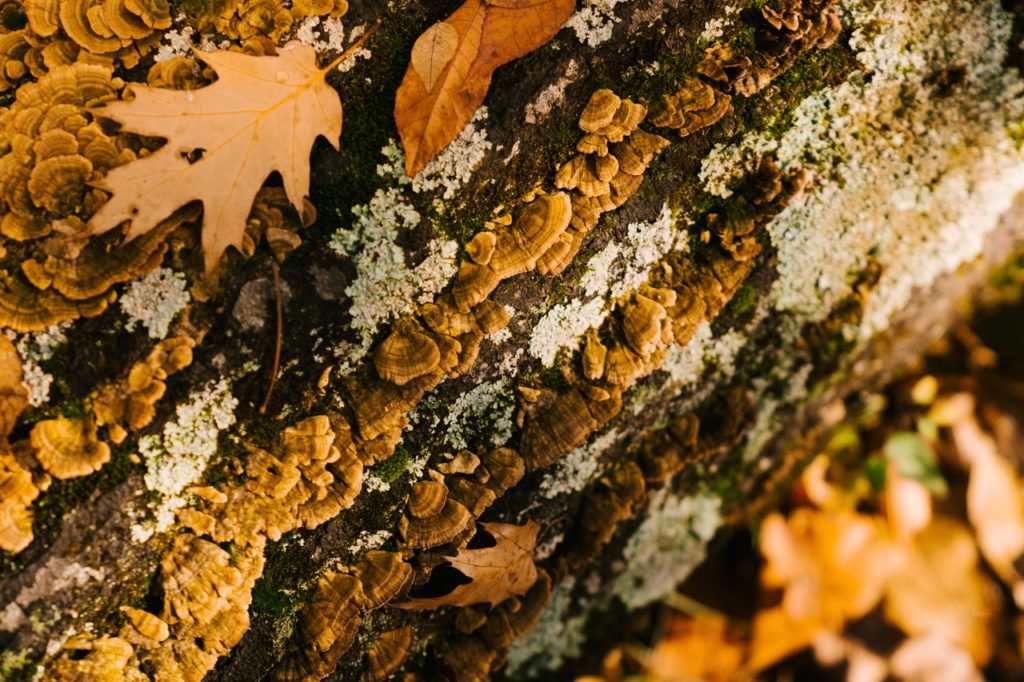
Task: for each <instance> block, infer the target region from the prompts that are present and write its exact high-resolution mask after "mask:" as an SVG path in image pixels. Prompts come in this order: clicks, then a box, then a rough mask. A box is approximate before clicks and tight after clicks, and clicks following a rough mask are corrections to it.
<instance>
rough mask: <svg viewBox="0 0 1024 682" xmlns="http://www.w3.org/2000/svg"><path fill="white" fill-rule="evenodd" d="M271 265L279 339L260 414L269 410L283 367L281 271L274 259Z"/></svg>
mask: <svg viewBox="0 0 1024 682" xmlns="http://www.w3.org/2000/svg"><path fill="white" fill-rule="evenodd" d="M270 267H271V269H272V270H273V271H274V301H275V302H276V304H277V340H276V341H275V343H274V368H273V369H272V370H271V372H270V385H269V386H267V395H266V396H265V397H264V398H263V404H262V405H260V414H264V413H265V412H266V411H267V405H268V404H269V403H270V396H271V395H273V393H274V384H275V383H277V371H278V370H279V369H280V368H281V335H282V333H283V331H282V330H283V327H284V309H283V307H282V305H281V272H280V270H279V268H278V267H277V262H276V261H274V260H271V261H270Z"/></svg>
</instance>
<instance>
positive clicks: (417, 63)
mask: <svg viewBox="0 0 1024 682" xmlns="http://www.w3.org/2000/svg"><path fill="white" fill-rule="evenodd" d="M575 5H576V3H575V0H466V2H465V3H464V4H463V5H462V6H461V7H459V9H457V10H456V11H455V13H454V14H452V15H451V16H450V17H448V18H447V19H445V20H444V21H442V22H439V23H437V24H434V25H433V26H431V27H430V28H428V29H427V30H426V31H425V32H424V33H423V35H421V36H420V37H419V38H418V39H417V40H416V43H415V44H414V45H413V48H412V58H411V60H410V63H409V69H408V70H407V71H406V72H405V78H403V79H402V84H401V85H400V86H399V88H398V95H397V97H396V98H395V123H397V124H398V132H399V134H400V135H401V137H402V145H403V146H404V147H405V172H406V174H407V175H409V177H412V176H414V175H416V174H417V173H419V172H420V170H422V169H423V167H424V166H425V165H426V164H427V162H428V161H430V159H432V158H433V157H434V156H435V155H436V154H437V153H438V152H440V151H441V150H442V149H444V148H445V147H446V146H447V145H448V143H449V142H451V141H452V140H453V139H455V137H456V136H457V135H458V134H459V131H460V130H462V129H463V128H464V127H465V126H466V124H467V123H469V121H470V120H471V119H472V118H473V114H474V113H475V112H476V110H477V108H479V106H480V104H481V103H482V102H483V101H484V96H485V95H486V94H487V88H488V87H490V84H491V74H492V73H493V72H494V70H495V69H497V68H498V67H499V66H501V65H502V64H507V63H508V62H510V61H512V60H513V59H517V58H519V57H522V56H523V55H525V54H527V53H528V52H531V51H533V50H535V49H537V48H538V47H540V46H541V45H543V44H544V43H546V42H547V41H548V40H550V39H551V38H552V37H554V35H555V34H556V33H557V32H558V29H560V28H561V27H562V24H564V23H565V22H566V21H567V20H568V19H569V17H570V16H571V15H572V12H573V9H574V8H575Z"/></svg>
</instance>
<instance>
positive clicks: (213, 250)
mask: <svg viewBox="0 0 1024 682" xmlns="http://www.w3.org/2000/svg"><path fill="white" fill-rule="evenodd" d="M367 36H369V32H368V33H367V34H366V36H364V39H365V38H366V37H367ZM356 47H358V44H357V45H356V46H354V47H353V48H351V49H355V48H356ZM351 49H350V50H349V52H351ZM347 54H348V52H346V54H345V55H342V56H341V57H339V60H338V61H340V60H341V59H343V58H344V57H345V56H346V55H347ZM196 56H197V57H199V59H201V60H202V61H204V62H206V63H207V64H209V65H210V66H211V67H213V69H214V70H215V71H216V72H217V81H216V82H215V83H213V84H212V85H210V86H208V87H205V88H201V89H199V90H168V89H163V88H152V87H147V86H143V85H132V86H131V92H132V93H134V95H135V98H134V99H132V100H130V101H121V102H114V103H111V104H109V105H107V106H106V107H103V108H102V109H97V110H96V112H95V113H96V114H97V115H99V116H103V117H105V118H110V119H113V120H115V121H117V122H118V123H120V124H121V125H123V126H124V128H125V129H126V130H128V131H130V132H134V133H139V134H141V135H150V136H154V137H163V138H166V139H167V144H165V145H164V146H163V147H162V148H160V149H159V150H158V151H156V152H154V153H152V154H150V155H148V156H146V157H144V158H142V159H139V160H138V161H134V162H132V163H129V164H126V165H124V166H120V167H118V168H115V169H114V170H112V171H111V172H110V173H109V174H107V176H106V177H105V178H104V179H103V180H102V181H101V182H100V183H98V184H99V186H100V187H101V188H102V189H105V190H107V191H108V192H111V193H112V194H113V196H112V197H111V198H110V200H109V201H108V202H107V203H106V204H104V205H103V207H102V208H100V210H99V211H98V212H97V213H96V215H94V216H93V217H92V219H91V220H90V221H89V230H90V232H91V233H92V234H99V233H102V232H106V231H108V230H111V229H113V228H115V227H117V226H118V225H120V224H122V223H124V222H125V221H131V227H130V229H129V231H128V239H132V238H134V237H137V236H139V235H141V234H145V233H146V232H148V231H150V230H152V229H153V228H154V227H156V225H157V224H158V223H159V222H160V221H161V220H163V219H164V218H166V217H167V216H168V215H170V214H171V213H172V212H174V210H176V209H177V208H178V207H180V206H183V205H185V204H187V203H189V202H191V201H197V200H198V201H201V202H203V254H204V258H205V263H206V272H207V275H209V273H210V272H212V271H213V269H214V268H215V267H216V266H217V263H218V262H219V260H220V257H221V255H223V253H224V251H225V249H227V247H229V246H234V247H235V248H237V249H240V248H241V247H242V241H243V238H244V236H245V222H246V217H247V216H248V215H249V210H250V207H251V206H252V203H253V198H254V197H255V196H256V193H257V192H258V191H259V189H260V187H261V186H262V185H263V183H264V181H266V179H267V177H268V176H269V175H270V174H271V173H272V172H274V171H277V172H279V173H280V174H281V178H282V180H283V181H284V188H285V192H286V193H287V195H288V200H289V201H290V202H291V203H292V204H293V205H294V206H295V207H296V209H298V210H299V211H300V212H301V211H302V209H303V199H304V198H305V197H306V195H307V194H309V153H310V149H311V148H312V146H313V142H314V141H315V140H316V138H317V137H319V136H321V135H322V136H323V137H325V138H327V140H328V141H329V142H330V143H331V144H332V145H333V146H334V148H335V149H337V148H338V145H339V143H340V139H341V100H340V98H339V97H338V93H337V92H336V91H335V90H334V89H333V88H332V87H331V86H330V85H328V84H327V82H326V80H325V76H326V74H327V73H328V71H330V70H331V69H332V68H333V67H334V66H335V64H336V63H337V61H336V62H335V63H334V64H331V65H330V66H328V67H327V68H325V69H318V68H317V66H316V52H315V51H314V50H313V49H312V48H310V47H307V46H305V45H302V44H301V43H299V42H296V41H293V42H290V43H288V44H287V45H285V46H284V47H283V48H281V50H280V51H279V53H278V54H277V55H275V56H270V57H256V56H252V55H246V54H240V53H236V52H227V51H223V50H216V51H213V52H197V53H196ZM197 157H198V158H197Z"/></svg>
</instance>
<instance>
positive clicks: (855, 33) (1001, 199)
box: [701, 0, 1024, 339]
mask: <svg viewBox="0 0 1024 682" xmlns="http://www.w3.org/2000/svg"><path fill="white" fill-rule="evenodd" d="M842 4H843V7H844V10H845V21H846V23H847V25H848V26H850V27H851V28H852V29H853V30H852V36H851V40H850V46H851V47H852V48H853V49H854V50H855V51H856V52H857V60H858V61H859V62H860V64H861V67H862V69H863V71H861V72H855V73H854V74H852V75H851V77H850V78H848V79H847V81H846V82H844V83H842V84H840V85H839V86H837V87H835V88H828V89H824V90H821V91H819V92H817V93H814V94H812V95H811V96H809V97H807V98H806V99H805V100H804V101H802V102H801V103H800V104H799V105H798V106H797V108H796V110H795V111H794V112H793V115H792V126H791V128H789V129H788V130H787V131H786V132H785V133H783V134H782V135H781V136H780V137H778V138H777V139H773V138H771V137H769V136H767V135H765V134H760V133H754V134H751V135H748V136H747V137H745V138H744V139H743V140H741V141H740V142H738V143H737V144H734V145H728V146H721V147H718V148H716V150H715V152H714V153H713V154H712V155H711V156H710V157H709V158H708V159H707V160H706V161H705V163H704V167H703V169H702V173H701V177H702V179H703V180H704V182H705V189H707V190H708V191H710V192H712V193H713V194H716V195H718V196H728V194H729V192H730V191H731V189H732V187H733V186H734V184H735V182H736V178H738V177H740V176H742V175H743V174H744V173H745V172H748V171H749V170H750V169H751V168H752V164H753V163H756V160H757V158H758V157H759V156H760V155H761V154H764V153H769V152H770V153H773V154H775V156H776V157H777V159H778V161H779V163H780V165H781V166H782V167H783V168H791V167H795V166H798V165H801V166H804V167H808V168H810V169H812V170H815V171H817V173H818V181H817V183H816V185H815V187H814V190H813V191H812V193H811V194H810V196H809V197H808V199H807V200H806V201H805V202H803V203H796V204H793V205H791V206H790V207H789V208H788V209H787V210H786V211H785V212H784V213H783V214H782V215H781V216H779V217H778V218H777V219H776V220H775V221H773V222H772V223H771V224H770V225H769V227H768V232H769V234H770V236H771V239H772V242H773V244H774V245H775V247H776V249H777V253H778V266H777V268H778V272H779V279H778V280H777V281H776V283H775V285H774V287H773V290H772V294H771V296H772V302H773V304H774V306H775V308H776V309H777V310H781V311H785V312H788V313H796V314H797V315H799V316H801V317H802V318H803V319H804V320H816V319H820V318H822V317H824V316H825V315H827V314H828V312H829V311H831V310H832V309H834V308H835V306H836V305H837V304H838V302H839V301H841V300H842V299H843V297H845V296H847V295H849V293H850V291H851V286H852V282H853V281H854V278H855V277H854V276H855V275H856V273H857V272H859V271H861V270H863V269H864V268H865V267H866V266H867V262H868V258H869V254H870V258H871V259H873V260H874V261H875V263H876V264H877V265H879V266H881V268H880V269H881V272H882V276H881V280H880V282H879V283H878V285H877V287H876V288H875V291H874V292H873V294H872V296H871V297H869V299H868V304H867V310H866V311H865V314H864V317H863V323H862V326H861V337H862V339H867V338H869V337H871V336H872V335H874V334H876V333H878V332H881V331H884V330H885V329H887V328H888V326H889V321H890V318H891V317H892V316H893V314H894V313H896V312H898V311H900V310H902V309H904V308H905V307H906V305H907V304H908V302H909V300H910V296H911V294H912V292H913V291H914V289H915V288H918V287H922V286H927V285H929V284H930V283H932V282H933V281H934V280H935V279H936V278H937V277H938V276H940V275H941V274H943V273H946V272H951V271H953V270H955V269H956V268H957V267H959V265H961V264H963V263H965V262H969V261H971V260H973V259H974V258H975V257H977V256H978V255H979V254H980V253H981V249H982V243H983V240H984V238H985V236H986V235H987V234H988V233H990V232H991V231H992V230H993V229H994V228H995V227H996V226H997V224H998V218H999V216H1000V215H1001V214H1003V213H1005V211H1006V210H1007V209H1008V208H1009V206H1010V202H1011V201H1012V198H1013V197H1014V196H1015V195H1016V194H1017V193H1018V192H1019V191H1021V190H1022V189H1024V158H1022V156H1021V153H1020V151H1019V150H1018V149H1017V147H1016V145H1015V143H1014V141H1013V139H1012V138H1011V135H1010V134H1009V133H1008V132H1007V130H1008V128H1010V127H1011V126H1012V125H1013V124H1014V123H1015V122H1016V121H1018V120H1019V119H1020V117H1021V114H1022V111H1024V106H1022V99H1021V92H1022V87H1024V85H1022V82H1021V79H1020V77H1019V74H1018V73H1017V71H1016V70H1015V69H1006V68H1005V60H1006V45H1008V44H1009V41H1010V36H1011V28H1012V20H1011V17H1010V16H1009V15H1008V14H1007V13H1006V12H1005V10H1003V9H1002V7H1001V5H1000V3H999V2H998V0H984V1H982V2H966V1H965V0H957V1H949V2H939V1H937V0H936V1H933V2H923V3H922V2H910V1H909V0H902V1H900V2H892V3H875V2H868V1H866V0H846V1H845V2H844V3H842ZM883 25H884V26H885V28H884V30H879V28H878V27H879V26H883ZM950 55H955V56H956V63H957V64H960V65H964V67H965V68H966V73H965V74H964V76H963V78H962V79H961V81H960V82H959V83H958V84H957V85H956V86H954V87H953V88H952V89H951V90H950V92H949V94H948V96H945V97H938V96H936V95H935V92H934V90H935V87H936V86H935V84H934V82H933V80H932V75H933V70H934V65H936V64H946V63H947V62H949V61H950ZM868 76H869V77H868ZM887 112H902V113H900V114H897V115H894V114H892V113H887ZM866 169H870V172H868V171H867V170H866ZM883 188H884V189H883Z"/></svg>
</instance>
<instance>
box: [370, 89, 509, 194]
mask: <svg viewBox="0 0 1024 682" xmlns="http://www.w3.org/2000/svg"><path fill="white" fill-rule="evenodd" d="M486 123H487V107H480V108H479V109H478V110H477V112H476V113H475V114H474V115H473V118H472V120H471V121H470V122H469V123H467V124H466V127H465V128H463V129H462V131H461V132H459V135H458V137H456V138H455V139H454V140H452V141H451V142H450V143H449V144H448V146H447V147H445V148H444V150H442V151H441V153H440V154H438V155H437V156H435V157H434V158H433V159H431V160H430V161H429V162H428V163H427V165H426V166H424V167H423V169H422V170H421V171H420V172H419V173H417V174H416V177H414V178H410V177H409V176H408V175H406V174H405V154H404V152H403V151H402V148H401V147H400V146H399V145H398V143H397V142H395V140H389V141H388V144H386V145H385V146H384V148H383V149H382V150H381V152H382V153H383V154H384V158H385V161H384V162H383V163H381V164H378V165H377V175H379V176H381V177H383V178H388V179H391V180H395V181H397V182H398V184H400V185H402V186H408V187H409V188H410V189H412V191H413V192H416V193H417V194H419V193H422V192H433V191H435V190H442V191H441V197H440V199H443V200H447V199H451V198H453V197H454V196H455V193H456V192H457V191H458V190H459V189H461V188H462V187H463V186H464V185H465V184H466V183H467V182H469V180H470V178H472V177H473V172H474V171H475V170H476V169H477V168H479V166H480V164H481V163H483V160H484V158H486V156H487V154H488V152H490V151H491V149H493V148H494V145H493V144H492V143H491V141H490V140H488V139H487V128H486ZM435 205H436V206H437V207H438V208H439V209H441V210H443V209H444V204H443V203H441V202H440V201H438V202H436V203H435Z"/></svg>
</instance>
